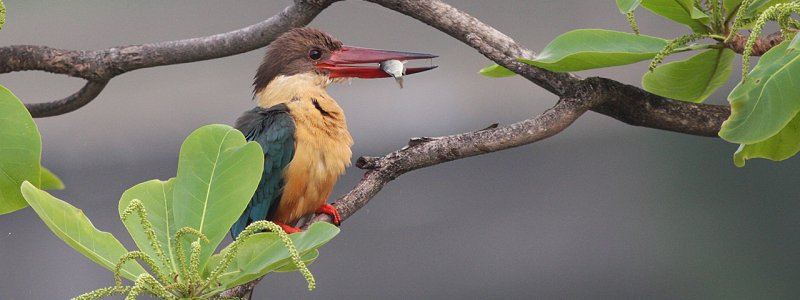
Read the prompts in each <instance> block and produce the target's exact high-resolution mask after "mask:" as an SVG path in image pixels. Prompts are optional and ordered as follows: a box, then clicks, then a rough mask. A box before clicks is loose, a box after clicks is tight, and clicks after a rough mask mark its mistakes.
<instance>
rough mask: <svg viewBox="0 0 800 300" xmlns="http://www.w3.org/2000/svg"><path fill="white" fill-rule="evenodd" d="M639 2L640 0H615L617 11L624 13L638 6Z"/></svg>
mask: <svg viewBox="0 0 800 300" xmlns="http://www.w3.org/2000/svg"><path fill="white" fill-rule="evenodd" d="M641 2H642V0H617V8H619V12H620V13H622V14H623V15H624V14H627V13H629V12H632V11H633V10H635V9H636V8H637V7H639V3H641Z"/></svg>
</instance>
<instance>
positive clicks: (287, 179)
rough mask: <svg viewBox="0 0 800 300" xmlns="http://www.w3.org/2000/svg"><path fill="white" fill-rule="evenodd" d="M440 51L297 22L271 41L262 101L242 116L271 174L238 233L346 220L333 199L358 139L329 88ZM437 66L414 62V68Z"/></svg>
mask: <svg viewBox="0 0 800 300" xmlns="http://www.w3.org/2000/svg"><path fill="white" fill-rule="evenodd" d="M435 57H437V56H436V55H432V54H425V53H413V52H401V51H391V50H379V49H370V48H361V47H352V46H346V45H343V44H342V42H341V41H339V40H337V39H335V38H333V37H331V36H330V35H328V34H326V33H324V32H322V31H320V30H317V29H313V28H308V27H302V28H295V29H292V30H290V31H287V32H286V33H284V34H282V35H281V36H279V37H278V38H277V39H275V41H273V42H272V43H271V44H270V45H269V46H267V51H266V54H265V55H264V59H263V61H262V63H261V65H260V66H259V67H258V70H257V71H256V75H255V78H254V80H253V87H254V88H253V95H254V96H253V97H254V99H255V101H256V103H257V107H255V108H253V109H251V110H249V111H247V112H245V113H244V114H243V115H242V116H241V117H240V118H239V119H238V120H237V121H236V126H235V127H236V128H237V129H239V130H240V131H241V132H242V133H243V134H244V135H245V137H246V139H247V140H248V141H255V142H257V143H259V144H260V145H261V148H262V149H263V150H264V174H263V175H262V177H261V181H260V182H259V184H258V188H257V189H256V191H255V193H254V195H253V197H252V198H251V199H250V203H249V204H248V205H247V208H246V209H245V210H244V212H243V213H242V216H241V217H240V218H239V220H238V221H237V222H236V223H235V224H233V226H232V227H231V230H230V232H231V236H232V237H233V238H234V239H235V238H236V237H237V236H238V235H239V233H241V232H242V231H243V230H244V228H245V227H247V225H249V224H250V223H252V222H255V221H260V220H269V221H273V222H275V223H277V224H278V225H279V226H281V227H282V228H283V229H284V230H285V231H286V232H287V233H294V232H298V231H300V229H298V228H296V227H294V226H293V225H295V224H296V223H297V222H298V221H300V220H301V219H302V218H303V217H305V216H308V215H310V214H312V213H325V214H329V215H331V216H332V218H333V222H334V224H336V225H339V222H340V221H341V220H340V218H339V213H338V212H337V211H336V209H335V208H334V207H333V206H332V205H330V204H327V203H326V200H327V198H328V196H330V194H331V191H332V190H333V186H334V185H335V184H336V180H337V179H338V177H339V176H340V175H341V174H342V173H344V170H345V168H346V167H347V166H349V165H350V157H351V155H352V152H351V150H350V147H351V146H352V145H353V138H352V136H351V135H350V133H349V132H348V131H347V122H346V121H345V116H344V112H343V111H342V108H341V107H340V106H339V104H337V103H336V101H335V100H333V98H332V97H331V96H330V95H329V94H328V92H327V90H326V89H327V87H328V86H329V85H330V84H332V83H335V82H347V81H349V79H350V78H385V77H393V74H387V73H386V72H384V71H383V70H382V69H381V68H380V67H379V65H378V64H379V63H381V62H384V61H389V60H399V61H408V60H414V59H431V58H435ZM433 68H436V66H427V67H414V68H406V70H405V74H406V75H407V74H414V73H419V72H422V71H427V70H430V69H433Z"/></svg>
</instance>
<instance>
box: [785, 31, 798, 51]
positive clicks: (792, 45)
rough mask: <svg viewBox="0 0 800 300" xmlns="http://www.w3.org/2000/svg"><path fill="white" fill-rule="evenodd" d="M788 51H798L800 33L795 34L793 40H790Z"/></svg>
mask: <svg viewBox="0 0 800 300" xmlns="http://www.w3.org/2000/svg"><path fill="white" fill-rule="evenodd" d="M786 50H787V51H797V50H800V34H795V35H794V38H792V41H791V42H789V46H788V49H786Z"/></svg>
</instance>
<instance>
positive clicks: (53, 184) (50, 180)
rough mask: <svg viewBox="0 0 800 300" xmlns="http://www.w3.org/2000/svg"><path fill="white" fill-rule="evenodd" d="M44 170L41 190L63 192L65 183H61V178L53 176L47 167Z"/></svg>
mask: <svg viewBox="0 0 800 300" xmlns="http://www.w3.org/2000/svg"><path fill="white" fill-rule="evenodd" d="M41 168H42V182H41V186H40V187H39V188H40V189H43V190H63V189H64V182H62V181H61V178H58V176H56V174H53V172H52V171H50V170H48V169H47V168H45V167H41Z"/></svg>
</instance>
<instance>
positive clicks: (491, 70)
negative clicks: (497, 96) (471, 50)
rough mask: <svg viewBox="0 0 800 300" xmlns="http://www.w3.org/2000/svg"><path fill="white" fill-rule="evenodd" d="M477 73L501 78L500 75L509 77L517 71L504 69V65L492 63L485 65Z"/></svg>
mask: <svg viewBox="0 0 800 300" xmlns="http://www.w3.org/2000/svg"><path fill="white" fill-rule="evenodd" d="M478 73H480V74H481V75H483V76H486V77H492V78H501V77H509V76H514V75H517V73H514V72H512V71H511V70H509V69H506V68H505V67H502V66H500V65H498V64H493V65H491V66H488V67H485V68H483V69H481V70H480V71H479V72H478Z"/></svg>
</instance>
